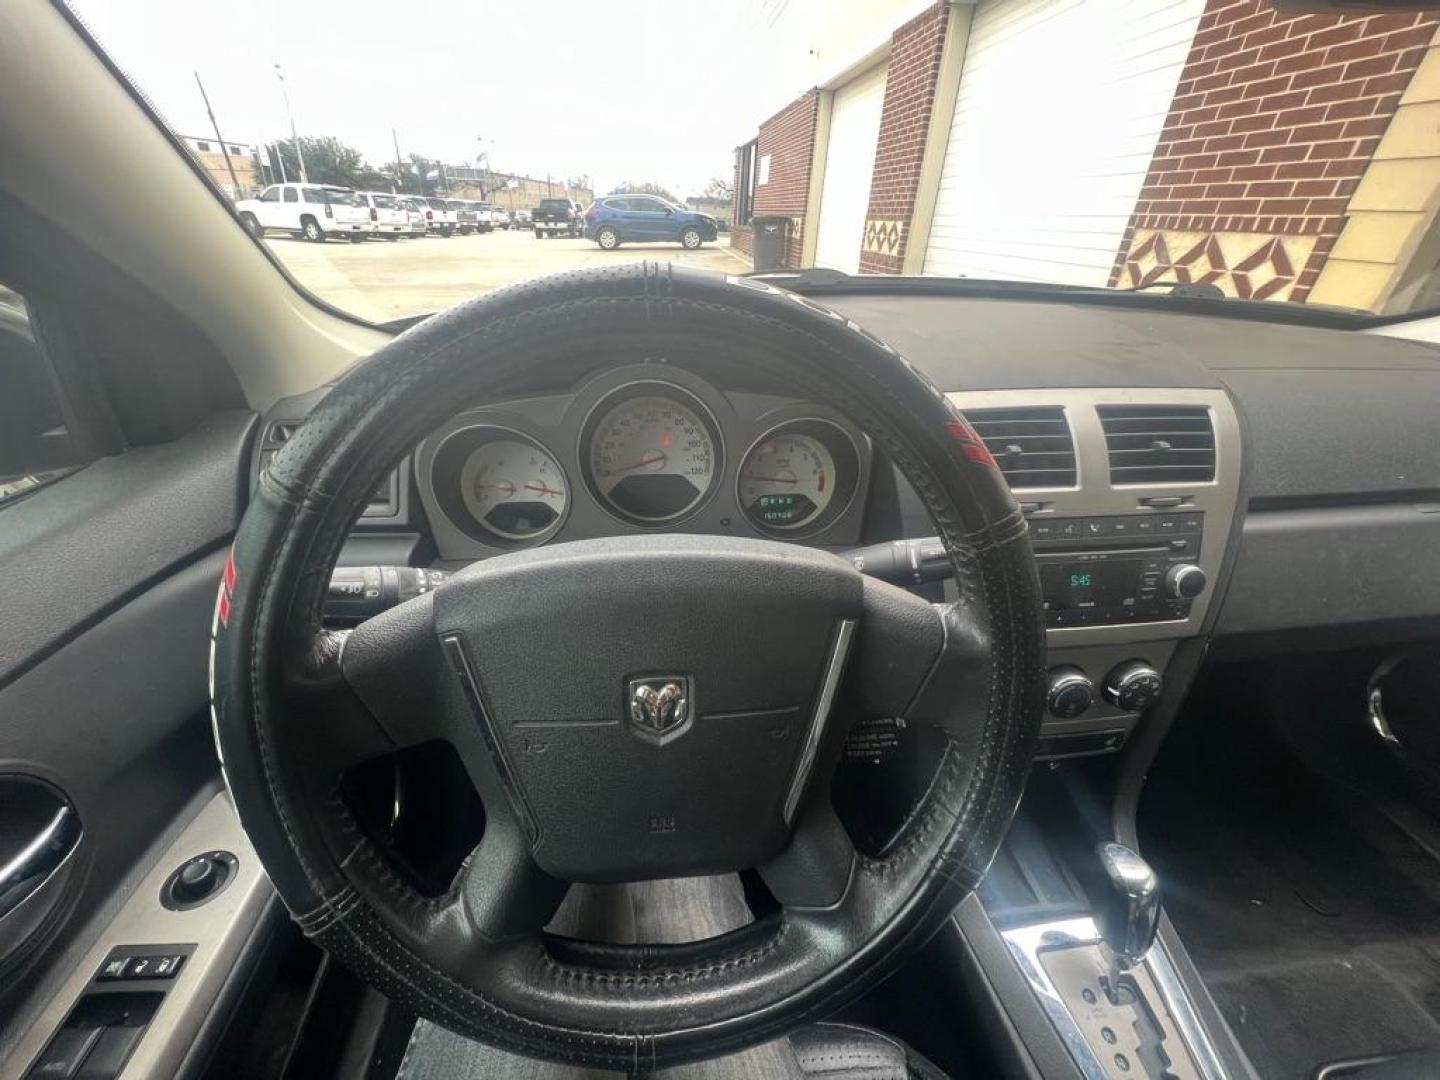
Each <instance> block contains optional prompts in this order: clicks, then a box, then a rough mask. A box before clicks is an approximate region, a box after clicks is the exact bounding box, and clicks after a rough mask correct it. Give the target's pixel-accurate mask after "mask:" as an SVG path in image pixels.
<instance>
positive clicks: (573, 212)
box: [531, 199, 583, 240]
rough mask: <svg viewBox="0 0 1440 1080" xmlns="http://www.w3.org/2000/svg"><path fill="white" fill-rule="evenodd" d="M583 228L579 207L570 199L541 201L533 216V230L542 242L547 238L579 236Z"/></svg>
mask: <svg viewBox="0 0 1440 1080" xmlns="http://www.w3.org/2000/svg"><path fill="white" fill-rule="evenodd" d="M582 226H583V223H582V221H581V220H580V212H579V207H578V206H577V205H576V204H575V203H573V202H571V201H570V200H569V199H541V200H540V205H539V206H537V207H536V208H535V210H534V211H533V213H532V214H531V229H532V230H533V231H534V233H535V235H536V236H537V237H538V238H539V239H541V240H544V239H545V238H546V237H547V236H579V235H580V230H581V228H582Z"/></svg>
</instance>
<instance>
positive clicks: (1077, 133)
mask: <svg viewBox="0 0 1440 1080" xmlns="http://www.w3.org/2000/svg"><path fill="white" fill-rule="evenodd" d="M1203 8H1204V0H982V3H981V4H980V6H979V7H978V8H977V9H976V11H975V17H974V20H973V21H972V23H971V28H970V40H969V44H968V45H967V47H966V50H965V60H964V66H963V68H962V70H961V76H960V87H959V90H958V92H957V96H956V99H955V118H954V122H953V124H952V126H951V129H950V141H949V144H948V145H947V147H946V151H945V168H944V173H943V174H942V177H941V181H940V190H939V196H938V199H937V201H936V206H935V219H934V223H933V225H932V227H931V233H930V243H929V246H928V248H927V249H926V254H925V272H926V273H927V274H947V275H955V274H964V275H966V276H969V277H985V278H1005V279H1010V280H1025V281H1055V282H1065V283H1068V284H1076V285H1104V284H1105V283H1106V281H1107V280H1108V278H1109V276H1110V268H1111V266H1112V264H1113V262H1114V259H1115V252H1116V249H1117V248H1118V247H1119V244H1120V238H1121V235H1122V234H1123V233H1124V231H1125V226H1126V224H1127V223H1128V222H1129V219H1130V214H1131V212H1132V211H1133V210H1134V209H1135V202H1136V199H1138V198H1139V195H1140V188H1141V185H1142V184H1143V182H1144V179H1145V173H1146V171H1147V170H1148V169H1149V166H1150V156H1151V154H1152V153H1153V152H1154V150H1155V144H1156V142H1157V141H1158V139H1159V137H1160V129H1161V128H1162V127H1163V126H1164V124H1165V117H1166V115H1167V114H1168V112H1169V110H1170V102H1171V99H1172V98H1173V97H1174V96H1175V86H1176V84H1177V83H1178V82H1179V79H1180V72H1181V69H1182V68H1183V67H1184V64H1185V58H1186V56H1187V54H1188V53H1189V51H1190V44H1191V40H1192V39H1193V38H1194V36H1195V30H1196V26H1197V24H1198V23H1199V21H1200V15H1201V11H1202V9H1203ZM827 175H828V174H827Z"/></svg>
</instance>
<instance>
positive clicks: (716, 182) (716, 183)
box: [700, 176, 735, 202]
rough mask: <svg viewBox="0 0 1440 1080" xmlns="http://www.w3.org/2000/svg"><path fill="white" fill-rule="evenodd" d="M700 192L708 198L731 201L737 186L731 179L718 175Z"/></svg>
mask: <svg viewBox="0 0 1440 1080" xmlns="http://www.w3.org/2000/svg"><path fill="white" fill-rule="evenodd" d="M700 194H701V195H702V196H703V197H704V198H707V199H719V200H721V201H723V202H729V201H730V200H731V199H732V198H734V196H735V188H734V185H732V184H731V183H730V181H729V180H725V179H723V178H721V177H719V176H717V177H715V178H714V179H712V180H711V181H710V182H709V183H708V184H706V185H705V190H704V191H702V192H701V193H700Z"/></svg>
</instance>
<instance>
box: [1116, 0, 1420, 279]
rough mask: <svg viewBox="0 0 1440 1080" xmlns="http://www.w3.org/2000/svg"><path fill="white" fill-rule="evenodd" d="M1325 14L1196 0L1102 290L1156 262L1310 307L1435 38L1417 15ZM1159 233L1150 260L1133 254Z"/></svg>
mask: <svg viewBox="0 0 1440 1080" xmlns="http://www.w3.org/2000/svg"><path fill="white" fill-rule="evenodd" d="M1335 7H1336V8H1337V10H1335V11H1334V12H1318V11H1316V12H1311V11H1307V10H1306V6H1305V5H1300V4H1291V5H1285V4H1279V3H1276V2H1275V0H1206V4H1205V12H1204V14H1203V15H1202V16H1201V18H1200V22H1199V25H1198V27H1197V29H1196V33H1195V37H1194V40H1193V41H1192V42H1191V46H1190V53H1189V55H1188V57H1187V58H1186V61H1185V68H1184V70H1183V71H1182V72H1181V75H1180V81H1179V83H1178V84H1177V85H1176V88H1175V97H1174V99H1173V100H1172V101H1171V103H1170V111H1169V113H1168V115H1167V117H1166V120H1165V126H1164V129H1163V130H1162V131H1161V133H1160V139H1159V141H1158V142H1157V144H1156V146H1155V152H1154V154H1153V156H1152V157H1151V160H1150V168H1149V170H1148V172H1147V173H1146V177H1145V183H1144V186H1143V187H1142V188H1141V189H1140V197H1139V200H1138V201H1137V202H1136V204H1135V210H1134V213H1133V214H1132V215H1131V218H1130V222H1129V225H1128V227H1127V228H1126V232H1125V235H1124V237H1123V238H1122V239H1121V242H1120V244H1119V245H1118V251H1117V252H1116V258H1115V264H1114V267H1113V270H1112V272H1111V278H1110V280H1111V282H1112V284H1116V285H1124V284H1126V283H1127V282H1129V281H1131V280H1132V279H1134V278H1136V277H1137V275H1138V277H1139V278H1144V277H1146V276H1147V275H1153V274H1155V272H1156V267H1157V266H1158V265H1160V264H1161V263H1163V264H1164V266H1166V267H1168V269H1166V270H1164V271H1162V273H1163V274H1164V275H1165V276H1164V278H1163V280H1167V281H1179V280H1183V279H1184V278H1185V277H1187V276H1188V277H1189V279H1190V280H1192V281H1203V280H1206V278H1207V277H1210V276H1211V275H1213V280H1214V282H1215V283H1216V284H1218V285H1219V286H1220V287H1221V288H1222V289H1224V290H1225V291H1226V293H1227V294H1229V295H1232V296H1249V297H1253V298H1256V299H1266V298H1269V299H1275V300H1282V299H1283V300H1304V299H1305V298H1306V297H1307V296H1308V295H1309V292H1310V288H1311V286H1312V285H1314V283H1315V281H1316V279H1317V278H1318V276H1319V273H1320V267H1321V266H1322V264H1323V263H1324V262H1325V259H1326V257H1327V256H1328V255H1329V253H1330V249H1331V248H1332V247H1333V246H1334V244H1335V241H1336V238H1337V237H1339V236H1340V234H1341V231H1342V230H1343V229H1344V227H1345V222H1346V214H1347V212H1348V209H1349V203H1350V196H1351V195H1352V193H1354V191H1355V189H1356V187H1357V185H1358V184H1359V182H1360V178H1361V176H1363V175H1364V173H1365V170H1366V168H1367V167H1368V166H1369V164H1370V161H1371V158H1372V156H1373V155H1374V154H1375V151H1376V149H1377V147H1378V146H1379V145H1380V140H1381V138H1382V136H1384V134H1385V132H1386V129H1387V128H1388V127H1389V125H1390V122H1391V119H1392V117H1393V116H1394V115H1395V110H1396V108H1397V106H1398V105H1399V103H1400V99H1401V95H1402V94H1403V93H1404V92H1405V90H1406V88H1407V87H1408V86H1409V85H1410V81H1411V78H1412V77H1413V76H1414V74H1415V72H1416V69H1417V68H1418V67H1419V65H1420V62H1421V60H1422V59H1423V58H1424V57H1425V55H1426V52H1427V50H1428V47H1429V45H1430V43H1431V40H1432V38H1433V37H1434V36H1435V32H1436V28H1437V26H1440V13H1437V12H1436V11H1434V10H1417V8H1419V7H1420V5H1401V4H1395V5H1385V4H1374V5H1339V4H1337V5H1335ZM1157 233H1160V234H1163V238H1164V245H1165V248H1166V252H1165V256H1164V258H1163V259H1160V260H1158V261H1157V259H1156V252H1154V251H1144V252H1142V250H1141V249H1142V246H1143V244H1144V242H1145V241H1146V240H1147V239H1149V238H1150V237H1152V236H1154V235H1155V234H1157ZM1180 235H1185V236H1193V237H1195V240H1194V241H1193V242H1192V243H1189V244H1188V246H1186V245H1185V242H1184V241H1181V240H1179V239H1177V237H1178V236H1180ZM1227 236H1231V237H1236V236H1247V237H1249V239H1248V240H1247V241H1246V243H1247V244H1248V245H1249V246H1248V247H1247V248H1245V249H1244V250H1243V251H1235V250H1232V248H1233V247H1234V244H1233V242H1230V241H1227V240H1226V239H1225V237H1227ZM1209 237H1217V238H1219V239H1218V241H1217V243H1218V248H1217V246H1216V245H1215V244H1211V243H1209V242H1208V239H1207V238H1209ZM1271 241H1274V242H1273V243H1272V242H1271ZM1197 244H1199V245H1202V246H1201V247H1200V249H1199V250H1198V251H1197V250H1193V249H1194V248H1195V246H1196V245H1197ZM1217 251H1218V252H1219V255H1220V256H1223V265H1221V263H1219V262H1217V261H1216V259H1217ZM1302 252H1303V254H1304V257H1303V258H1302V255H1301V253H1302ZM1307 260H1308V262H1307ZM1156 280H1162V279H1161V278H1156Z"/></svg>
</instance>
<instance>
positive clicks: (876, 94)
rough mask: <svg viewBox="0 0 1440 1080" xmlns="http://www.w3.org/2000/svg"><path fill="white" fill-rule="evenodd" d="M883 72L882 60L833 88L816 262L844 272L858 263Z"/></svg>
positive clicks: (856, 268) (856, 267)
mask: <svg viewBox="0 0 1440 1080" xmlns="http://www.w3.org/2000/svg"><path fill="white" fill-rule="evenodd" d="M885 72H886V65H884V64H881V65H880V66H879V67H876V68H873V69H872V70H870V71H868V72H866V73H865V74H864V75H861V76H859V77H858V78H855V79H852V80H851V81H850V82H848V83H846V84H845V85H844V86H842V87H841V88H840V89H839V90H836V91H835V106H834V109H833V110H832V111H831V114H830V141H829V144H828V145H827V147H826V150H825V181H824V183H823V184H822V185H821V195H820V223H819V226H818V227H817V230H816V240H815V265H816V266H824V267H828V268H830V269H831V270H840V271H842V272H844V273H847V274H854V273H856V272H858V271H859V269H860V246H861V244H862V243H863V241H864V237H865V214H866V211H867V210H869V208H870V176H871V174H872V173H873V172H874V171H875V144H876V143H877V142H878V141H879V138H880V108H881V106H882V105H883V104H884V103H885Z"/></svg>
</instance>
